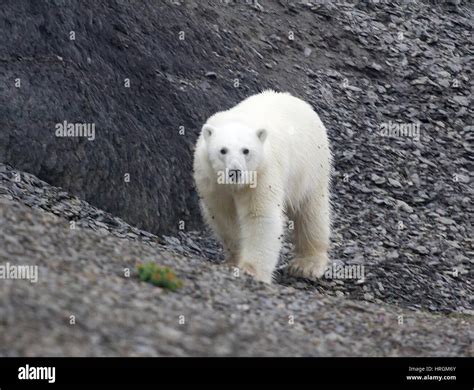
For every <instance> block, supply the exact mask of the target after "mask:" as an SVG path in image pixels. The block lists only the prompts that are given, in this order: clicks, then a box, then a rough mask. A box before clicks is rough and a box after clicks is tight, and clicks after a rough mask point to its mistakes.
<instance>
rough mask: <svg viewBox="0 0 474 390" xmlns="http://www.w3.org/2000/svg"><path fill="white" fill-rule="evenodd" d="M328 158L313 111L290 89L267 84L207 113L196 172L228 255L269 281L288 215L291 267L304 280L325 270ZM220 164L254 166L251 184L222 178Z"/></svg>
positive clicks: (206, 207) (206, 212)
mask: <svg viewBox="0 0 474 390" xmlns="http://www.w3.org/2000/svg"><path fill="white" fill-rule="evenodd" d="M222 148H225V149H226V153H225V154H222V153H221V150H222ZM244 149H248V150H249V153H248V154H244V153H243V150H244ZM331 161H332V158H331V152H330V148H329V142H328V138H327V134H326V129H325V128H324V125H323V124H322V122H321V120H320V119H319V117H318V115H317V114H316V113H315V112H314V111H313V109H312V108H311V106H310V105H309V104H307V103H305V102H304V101H302V100H300V99H298V98H296V97H294V96H292V95H290V94H289V93H277V92H274V91H265V92H262V93H260V94H257V95H253V96H251V97H249V98H247V99H245V100H244V101H242V102H241V103H239V104H238V105H236V106H235V107H233V108H231V109H229V110H227V111H222V112H218V113H216V114H214V115H213V116H211V117H210V118H209V119H208V120H207V122H206V124H205V125H204V126H203V129H202V132H201V135H200V137H199V139H198V141H197V144H196V150H195V156H194V179H195V182H196V187H197V190H198V193H199V196H200V198H201V207H202V212H203V216H204V218H205V220H206V222H207V223H208V224H209V225H210V226H211V227H212V228H213V230H214V231H215V233H216V234H217V235H218V236H219V238H220V239H221V240H222V242H223V244H224V247H225V248H226V250H227V252H228V261H229V262H230V263H231V264H234V265H236V266H238V267H239V268H241V269H243V270H244V271H246V272H248V273H251V274H252V275H254V276H255V277H256V278H257V279H258V280H261V281H264V282H268V283H270V282H271V280H272V273H273V271H274V269H275V266H276V265H277V262H278V257H279V252H280V248H281V242H282V239H283V232H284V223H285V219H284V215H285V214H286V215H287V216H288V218H289V222H290V227H291V225H292V222H293V223H294V242H295V250H296V258H295V259H294V260H292V262H291V263H290V265H289V270H290V272H292V273H293V274H294V275H297V276H301V277H306V278H310V279H315V278H318V277H320V276H321V275H323V273H324V271H325V268H326V265H327V261H328V257H327V250H328V248H329V234H330V203H329V182H330V172H331ZM226 169H227V170H233V169H238V170H240V171H241V174H242V175H243V174H244V173H252V172H256V175H257V182H256V186H255V185H253V186H252V185H250V184H249V183H248V182H244V183H243V184H242V183H241V184H232V183H231V184H220V183H222V181H219V180H218V179H219V178H220V179H222V177H223V176H222V175H220V173H221V171H226ZM229 172H233V171H229ZM227 173H228V172H227ZM224 176H225V177H228V175H227V174H226V175H224ZM243 176H245V175H243ZM234 178H235V176H234ZM254 184H255V183H254Z"/></svg>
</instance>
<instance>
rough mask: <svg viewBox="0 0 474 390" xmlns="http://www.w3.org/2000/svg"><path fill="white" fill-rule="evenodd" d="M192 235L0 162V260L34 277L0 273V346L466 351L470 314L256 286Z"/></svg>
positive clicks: (180, 351)
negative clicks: (171, 280)
mask: <svg viewBox="0 0 474 390" xmlns="http://www.w3.org/2000/svg"><path fill="white" fill-rule="evenodd" d="M71 221H75V226H74V227H75V228H74V229H72V228H71V226H72V225H71ZM196 237H197V233H193V234H184V233H183V235H181V236H180V238H174V239H173V238H172V237H165V238H158V237H156V236H154V235H151V234H149V233H146V232H143V231H140V230H138V229H136V228H133V227H130V226H129V225H127V224H126V223H124V222H123V221H121V220H120V219H118V218H114V217H112V216H110V215H109V214H107V213H105V212H102V211H100V210H98V209H96V208H94V207H93V206H90V205H88V204H87V203H86V202H84V201H81V200H79V199H77V198H75V197H73V196H70V195H69V194H68V193H67V192H65V191H63V190H61V189H59V188H55V187H52V186H49V185H48V184H46V183H44V182H42V181H40V180H38V179H37V178H35V177H34V176H32V175H30V174H27V173H22V172H18V171H13V170H12V169H11V168H10V167H8V166H5V165H1V166H0V264H5V263H7V262H9V263H10V264H16V265H36V266H38V270H39V276H38V281H37V282H36V283H32V282H30V281H27V280H8V279H7V280H2V281H1V283H0V355H2V356H18V355H20V356H39V355H53V356H117V355H120V356H157V355H159V356H171V355H172V356H207V355H213V356H214V355H218V356H235V355H237V356H277V355H285V356H360V355H363V356H422V355H428V356H469V355H472V353H473V351H472V336H473V334H472V328H473V326H472V325H473V322H474V321H473V318H472V314H469V313H451V314H441V313H429V312H426V311H413V310H409V309H406V308H402V307H397V306H394V305H388V304H385V303H370V302H363V301H359V300H357V299H355V298H354V297H352V296H342V295H341V296H330V295H329V294H327V292H328V290H329V288H330V286H329V285H328V286H322V287H321V286H320V288H313V286H312V285H310V284H306V283H305V282H301V281H292V280H287V279H284V280H285V284H289V285H283V284H273V285H265V284H262V283H259V282H256V281H254V280H253V279H251V278H250V277H247V276H240V277H236V276H235V275H234V273H233V270H232V269H231V268H229V267H227V266H225V265H219V264H213V263H211V262H209V261H207V260H206V259H205V258H204V257H206V258H209V257H212V256H214V255H215V258H216V259H218V257H219V248H218V247H217V246H216V245H215V244H214V246H211V247H207V246H206V245H207V238H201V239H196ZM203 244H205V245H204V246H203V247H202V245H203ZM176 251H181V252H183V255H179V254H177V253H176ZM193 252H196V253H200V255H196V254H194V253H193ZM139 261H141V262H145V261H152V262H156V263H157V264H160V265H167V266H170V267H172V268H173V269H174V270H175V271H176V273H177V274H178V276H179V277H180V278H181V279H182V280H183V281H184V287H182V288H181V289H179V290H178V291H177V292H174V293H173V292H167V291H165V290H162V289H161V288H158V287H154V286H152V285H149V284H147V283H144V282H141V281H139V279H138V277H137V275H136V272H135V266H136V264H137V262H139ZM126 269H130V270H131V274H130V276H126V275H125V270H126ZM379 279H380V278H379ZM293 285H294V286H293ZM400 288H402V287H400ZM386 289H387V290H391V289H392V287H391V284H389V283H386ZM419 289H422V288H420V286H419ZM318 290H320V291H322V292H320V291H318ZM336 291H341V290H336ZM338 295H340V294H338ZM71 316H74V321H73V322H74V324H71V318H72V317H71ZM182 316H183V317H182ZM183 322H184V323H183Z"/></svg>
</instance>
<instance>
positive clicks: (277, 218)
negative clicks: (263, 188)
mask: <svg viewBox="0 0 474 390" xmlns="http://www.w3.org/2000/svg"><path fill="white" fill-rule="evenodd" d="M265 198H266V199H265ZM265 198H263V199H262V198H259V196H258V195H257V194H250V195H248V194H247V195H246V196H242V197H241V198H239V199H237V200H236V206H237V214H238V218H239V224H240V234H241V235H240V237H241V242H240V255H239V258H238V263H237V266H238V267H239V268H240V269H242V270H243V271H244V272H247V273H249V274H251V275H253V276H254V277H255V278H256V279H257V280H260V281H262V282H265V283H271V282H272V276H273V271H274V270H275V267H276V265H277V263H278V258H279V254H280V248H281V240H282V236H283V212H282V207H281V205H282V201H280V200H279V199H277V198H275V197H272V198H269V197H268V194H267V195H266V196H265Z"/></svg>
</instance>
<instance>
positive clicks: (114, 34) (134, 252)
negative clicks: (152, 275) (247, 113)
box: [0, 0, 474, 355]
mask: <svg viewBox="0 0 474 390" xmlns="http://www.w3.org/2000/svg"><path fill="white" fill-rule="evenodd" d="M4 3H5V4H4V5H3V4H2V7H1V9H0V31H1V32H2V37H6V39H3V40H2V41H0V79H1V80H2V83H1V85H2V87H0V163H2V162H3V163H7V164H9V165H4V164H0V198H1V199H2V202H1V207H0V215H1V221H0V229H1V230H2V232H0V264H1V263H5V262H11V263H18V264H23V263H25V264H36V265H38V266H39V267H40V275H41V277H40V280H39V281H38V283H37V284H31V283H28V282H25V283H23V282H21V283H19V282H18V281H9V280H2V281H1V282H0V289H1V294H0V297H1V299H2V301H1V303H0V314H1V315H0V326H1V327H2V329H1V330H2V332H1V336H0V337H1V338H2V339H1V341H2V343H0V345H1V346H2V347H0V352H1V354H3V355H16V354H27V355H38V354H42V353H47V354H58V355H74V354H82V355H85V354H94V355H100V354H107V355H113V354H136V355H149V354H164V355H166V354H175V353H176V354H178V355H187V354H218V355H230V354H239V355H258V354H264V355H270V354H281V355H285V354H290V355H357V354H372V355H423V354H428V355H456V354H460V355H468V354H471V355H472V350H469V346H470V343H472V333H469V327H471V328H472V321H473V320H472V314H473V312H472V304H471V302H472V297H473V295H474V294H473V287H472V268H473V267H472V265H473V264H472V263H473V262H472V258H473V253H474V251H473V248H472V237H471V236H472V233H471V232H472V220H473V218H472V215H473V214H472V197H473V191H472V184H471V183H472V173H471V172H472V171H473V169H472V168H473V167H472V159H473V153H472V130H473V128H472V116H473V109H472V107H473V105H472V90H473V84H472V54H473V47H472V42H471V34H472V20H474V19H473V6H472V4H471V2H468V1H459V2H431V1H427V0H425V1H414V2H409V3H407V2H395V1H380V2H354V4H352V5H351V4H350V3H349V2H345V4H322V3H324V2H316V1H307V2H287V1H259V2H258V4H259V5H258V6H253V5H250V4H247V3H244V2H239V1H229V2H218V1H199V2H196V1H173V2H167V1H166V2H165V1H163V2H146V1H145V2H140V3H137V2H131V1H125V2H123V1H110V2H109V1H108V2H105V1H101V0H99V1H94V2H92V1H85V2H81V6H79V5H78V4H79V3H78V2H75V1H70V0H68V1H57V0H51V1H48V2H41V3H40V2H35V1H27V0H21V1H19V2H18V1H16V2H13V1H11V0H7V1H6V2H4ZM138 4H140V5H138ZM71 31H74V32H75V34H76V39H75V40H72V41H71V40H70V35H69V34H70V33H71ZM182 31H184V33H185V34H184V40H181V39H180V37H183V36H182V35H180V32H182ZM125 78H129V79H130V88H126V87H125V86H124V79H125ZM17 79H20V81H21V83H20V87H19V88H17V87H16V86H15V83H16V82H17ZM264 88H274V89H279V90H288V91H290V92H292V93H294V94H295V95H297V96H300V97H302V98H304V99H306V100H308V101H309V102H310V103H311V104H312V105H313V106H314V107H315V109H316V110H317V111H318V112H319V113H320V115H321V117H322V119H323V120H324V122H325V123H326V125H327V127H328V131H329V136H330V138H331V141H332V146H333V150H334V155H335V169H334V180H333V204H334V224H333V225H334V234H333V245H332V249H331V258H332V260H333V264H336V265H345V266H351V265H354V266H364V271H365V272H364V273H365V277H364V279H363V280H358V279H342V280H341V279H328V278H323V279H321V281H319V282H308V281H305V280H298V279H294V278H291V277H289V276H288V275H287V274H286V272H285V265H286V263H287V261H288V259H289V258H290V257H291V245H290V244H287V245H285V248H284V250H283V253H282V257H281V265H280V267H279V272H278V278H277V284H275V285H273V286H263V285H261V284H258V283H255V282H253V281H251V280H249V279H247V278H237V279H236V278H234V277H233V275H232V272H231V270H229V269H227V268H226V267H225V266H221V265H217V264H219V263H220V262H221V260H222V253H221V248H220V247H219V245H218V244H217V243H216V242H215V240H214V239H213V238H212V236H211V235H210V234H209V232H208V231H206V230H205V229H204V228H203V227H202V224H201V221H200V218H199V213H198V211H197V207H196V195H195V192H194V189H193V185H192V180H191V173H190V166H191V155H192V145H193V143H194V140H195V137H196V135H197V133H198V131H199V128H200V125H201V124H202V121H203V120H204V119H205V118H206V117H207V116H208V115H210V114H211V113H213V112H214V111H215V110H218V109H223V108H226V107H229V106H231V105H233V104H235V103H236V102H237V101H239V100H240V99H242V98H243V97H245V96H247V95H248V94H250V93H253V92H256V91H258V90H261V89H264ZM64 120H67V121H70V122H85V123H88V122H93V123H95V125H96V139H95V140H94V141H87V140H85V139H78V138H57V137H55V133H54V126H55V124H56V123H58V122H62V121H64ZM180 126H184V130H185V132H184V134H182V133H180V130H183V128H180ZM26 172H29V173H26ZM126 173H130V182H128V183H127V182H125V181H124V175H125V174H126ZM43 180H44V181H43ZM46 182H47V183H49V184H47V183H46ZM76 196H77V197H76ZM53 214H54V215H55V216H53ZM119 217H120V218H119ZM181 221H185V224H184V230H178V227H179V226H180V222H181ZM71 222H74V223H75V226H76V227H77V230H71V229H70V226H71ZM132 226H136V227H132ZM153 233H155V234H158V236H156V235H154V234H153ZM144 259H147V260H150V261H155V262H158V263H162V264H169V265H171V266H172V267H173V268H174V269H175V270H176V271H177V272H178V274H179V276H180V277H181V278H183V280H184V282H185V287H184V288H183V289H182V290H179V291H178V292H177V293H175V294H165V293H164V292H162V291H161V290H160V289H159V288H156V287H153V286H150V285H147V284H144V283H141V282H138V280H137V277H136V274H134V267H135V264H136V262H137V261H140V260H144ZM209 261H210V262H211V263H217V264H210V263H209ZM123 268H130V269H131V270H132V275H131V276H130V278H125V277H124V276H123ZM96 303H97V304H96ZM179 313H181V314H182V315H185V318H187V319H190V320H189V321H188V320H187V321H186V324H185V325H182V326H180V327H178V326H177V324H176V323H177V319H176V317H177V316H178V317H179V315H181V314H179ZM70 315H76V317H77V318H78V320H77V323H76V325H75V326H70V325H68V318H69V316H70ZM290 315H294V319H295V323H294V324H293V326H289V325H290V324H288V316H290ZM400 315H403V316H404V317H403V321H402V322H403V323H402V324H399V323H398V320H399V316H400ZM141 323H142V324H143V326H139V325H137V324H141ZM13 324H18V326H12V325H13ZM32 324H35V325H32ZM48 332H49V333H48ZM206 332H209V333H206ZM48 334H49V336H48ZM126 335H131V336H130V340H128V339H126ZM160 335H161V336H160ZM20 336H21V337H20ZM160 337H161V339H160ZM16 338H19V339H18V340H19V341H18V342H15V343H14V342H13V340H16ZM37 338H41V339H42V340H44V341H42V342H41V343H36V344H34V343H32V340H36V339H37ZM150 339H151V340H152V341H150ZM160 340H161V342H160ZM216 340H217V341H216ZM226 340H227V341H226ZM308 340H311V341H309V342H308ZM1 348H3V349H1Z"/></svg>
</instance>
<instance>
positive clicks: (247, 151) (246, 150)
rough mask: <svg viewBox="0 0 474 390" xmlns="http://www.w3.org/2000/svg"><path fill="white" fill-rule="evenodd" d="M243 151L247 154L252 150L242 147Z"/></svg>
mask: <svg viewBox="0 0 474 390" xmlns="http://www.w3.org/2000/svg"><path fill="white" fill-rule="evenodd" d="M242 153H243V154H245V155H247V154H249V153H250V150H248V149H247V148H245V149H242Z"/></svg>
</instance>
